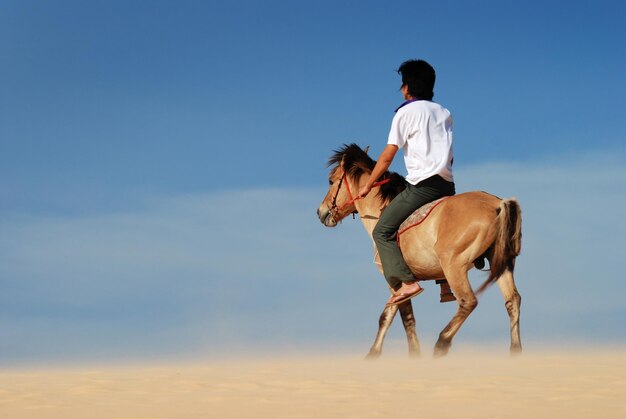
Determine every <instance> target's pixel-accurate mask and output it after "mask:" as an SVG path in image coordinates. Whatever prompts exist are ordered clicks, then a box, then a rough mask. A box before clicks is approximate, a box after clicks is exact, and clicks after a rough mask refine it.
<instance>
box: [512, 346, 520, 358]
mask: <svg viewBox="0 0 626 419" xmlns="http://www.w3.org/2000/svg"><path fill="white" fill-rule="evenodd" d="M510 352H511V356H516V355H521V354H522V345H511V349H510Z"/></svg>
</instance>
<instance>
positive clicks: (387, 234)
mask: <svg viewBox="0 0 626 419" xmlns="http://www.w3.org/2000/svg"><path fill="white" fill-rule="evenodd" d="M372 238H373V239H374V242H376V243H380V242H388V241H392V240H395V238H396V231H393V230H391V229H389V228H386V227H384V226H381V225H380V224H376V226H375V227H374V230H373V231H372Z"/></svg>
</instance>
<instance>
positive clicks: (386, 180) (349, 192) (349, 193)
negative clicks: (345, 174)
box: [339, 178, 391, 210]
mask: <svg viewBox="0 0 626 419" xmlns="http://www.w3.org/2000/svg"><path fill="white" fill-rule="evenodd" d="M389 182H391V179H390V178H387V179H383V180H379V181H378V182H374V184H373V185H372V188H375V187H377V186H381V185H384V184H385V183H389ZM346 189H347V190H348V195H350V200H349V201H347V202H346V203H345V204H343V205H342V206H340V207H339V209H340V210H342V209H344V208H345V207H347V206H349V205H352V204H354V201H356V200H359V199H361V197H360V196H357V197H355V198H353V197H352V191H350V185H349V184H348V182H346Z"/></svg>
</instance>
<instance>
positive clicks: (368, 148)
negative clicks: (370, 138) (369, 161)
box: [365, 146, 370, 154]
mask: <svg viewBox="0 0 626 419" xmlns="http://www.w3.org/2000/svg"><path fill="white" fill-rule="evenodd" d="M369 150H370V146H367V147H365V154H367V152H368V151H369Z"/></svg>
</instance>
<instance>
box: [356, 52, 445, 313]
mask: <svg viewBox="0 0 626 419" xmlns="http://www.w3.org/2000/svg"><path fill="white" fill-rule="evenodd" d="M398 73H399V74H400V75H401V76H402V87H401V91H402V95H403V97H404V99H405V102H404V103H403V104H402V105H401V106H400V107H399V108H398V109H396V114H395V116H394V118H393V120H392V122H391V129H390V131H389V138H388V141H387V145H386V147H385V148H384V150H383V151H382V153H381V154H380V157H379V158H378V162H377V163H376V166H375V167H374V169H373V171H372V175H371V176H370V178H369V180H368V182H367V183H366V184H365V185H364V186H363V187H362V189H361V190H360V191H359V196H360V197H365V196H366V195H367V194H368V193H369V192H370V190H371V189H372V187H373V184H374V182H376V181H377V180H378V178H379V177H380V176H382V174H383V173H385V172H386V171H387V169H388V168H389V166H390V165H391V162H392V161H393V159H394V157H395V155H396V152H397V151H398V150H399V149H403V150H404V163H405V165H406V169H407V176H406V178H405V179H406V182H407V185H406V189H405V190H404V191H402V192H401V193H400V194H399V195H398V196H397V197H396V198H394V199H393V200H392V201H391V202H390V203H389V205H387V207H386V208H385V210H384V211H383V213H382V214H381V217H380V219H379V220H378V223H377V224H376V227H375V228H374V231H373V238H374V242H375V243H376V246H377V248H378V254H379V256H380V261H381V264H382V268H383V274H384V275H385V279H386V280H387V282H388V283H389V285H390V286H391V288H392V289H394V290H395V293H394V295H392V296H391V298H390V299H389V302H388V303H387V305H394V304H400V303H402V302H404V301H407V300H409V299H411V298H413V297H415V296H416V295H418V294H420V293H421V292H422V291H423V289H422V287H421V286H420V285H419V283H418V282H417V280H416V279H415V277H414V276H413V274H412V273H411V270H410V269H409V267H408V266H407V264H406V262H405V261H404V258H403V256H402V252H401V251H400V248H399V247H398V243H397V240H396V235H397V232H398V228H399V227H400V224H402V222H403V221H404V220H406V218H407V217H408V216H409V215H411V214H412V213H413V212H414V211H415V210H416V209H417V208H419V207H421V206H422V205H424V204H427V203H428V202H431V201H434V200H436V199H439V198H441V197H443V196H449V195H454V194H455V187H454V178H453V176H452V161H453V152H452V116H451V114H450V112H449V111H448V110H447V109H446V108H444V107H443V106H441V105H439V104H437V103H435V102H433V101H432V98H433V96H434V93H433V90H434V87H435V70H434V69H433V67H432V66H431V65H430V64H428V63H427V62H426V61H423V60H409V61H405V62H404V63H402V65H401V66H400V68H399V69H398ZM445 285H446V286H447V283H446V284H445ZM448 290H449V288H448ZM452 298H453V297H452ZM443 301H444V299H443V285H442V302H443Z"/></svg>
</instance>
